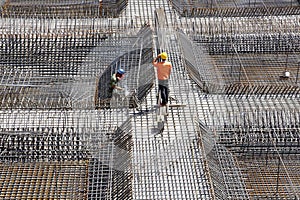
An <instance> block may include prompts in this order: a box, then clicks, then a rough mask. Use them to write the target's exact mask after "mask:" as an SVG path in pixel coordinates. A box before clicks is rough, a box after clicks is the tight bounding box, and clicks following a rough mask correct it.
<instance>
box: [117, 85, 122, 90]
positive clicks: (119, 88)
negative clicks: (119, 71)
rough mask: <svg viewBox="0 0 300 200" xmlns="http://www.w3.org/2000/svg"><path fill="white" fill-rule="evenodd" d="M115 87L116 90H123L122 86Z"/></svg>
mask: <svg viewBox="0 0 300 200" xmlns="http://www.w3.org/2000/svg"><path fill="white" fill-rule="evenodd" d="M115 89H117V90H123V88H121V87H119V86H117V85H116V86H115Z"/></svg>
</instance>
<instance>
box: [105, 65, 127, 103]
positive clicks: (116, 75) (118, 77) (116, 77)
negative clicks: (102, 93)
mask: <svg viewBox="0 0 300 200" xmlns="http://www.w3.org/2000/svg"><path fill="white" fill-rule="evenodd" d="M124 76H125V70H124V69H118V70H117V72H116V73H114V74H113V75H112V76H111V79H110V83H109V89H108V93H109V98H111V97H112V94H113V91H114V89H117V90H123V88H121V87H120V86H118V85H117V84H118V82H119V81H120V80H122V79H123V78H124Z"/></svg>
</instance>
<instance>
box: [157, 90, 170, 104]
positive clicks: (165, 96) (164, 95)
mask: <svg viewBox="0 0 300 200" xmlns="http://www.w3.org/2000/svg"><path fill="white" fill-rule="evenodd" d="M158 90H159V92H160V97H161V102H159V103H161V104H162V105H166V104H167V103H168V99H169V88H167V87H166V86H163V85H158Z"/></svg>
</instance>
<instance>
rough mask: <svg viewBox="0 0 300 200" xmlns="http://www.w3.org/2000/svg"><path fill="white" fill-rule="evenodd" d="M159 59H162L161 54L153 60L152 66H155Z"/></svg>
mask: <svg viewBox="0 0 300 200" xmlns="http://www.w3.org/2000/svg"><path fill="white" fill-rule="evenodd" d="M159 58H160V54H159V55H158V56H157V57H156V58H155V59H153V61H152V64H153V65H155V64H156V63H157V60H158V59H159Z"/></svg>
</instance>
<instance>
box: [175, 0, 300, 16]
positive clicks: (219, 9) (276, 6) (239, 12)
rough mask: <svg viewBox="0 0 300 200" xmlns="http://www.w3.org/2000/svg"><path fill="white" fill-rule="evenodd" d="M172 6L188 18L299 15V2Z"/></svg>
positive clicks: (188, 1) (180, 1)
mask: <svg viewBox="0 0 300 200" xmlns="http://www.w3.org/2000/svg"><path fill="white" fill-rule="evenodd" d="M171 2H172V5H173V6H174V8H175V9H176V11H177V12H178V13H179V14H180V15H181V16H186V17H206V16H216V17H237V16H246V17H252V16H266V15H295V14H299V9H298V8H299V5H300V2H299V1H298V0H277V1H273V0H261V1H256V0H228V1H201V0H172V1H171Z"/></svg>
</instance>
